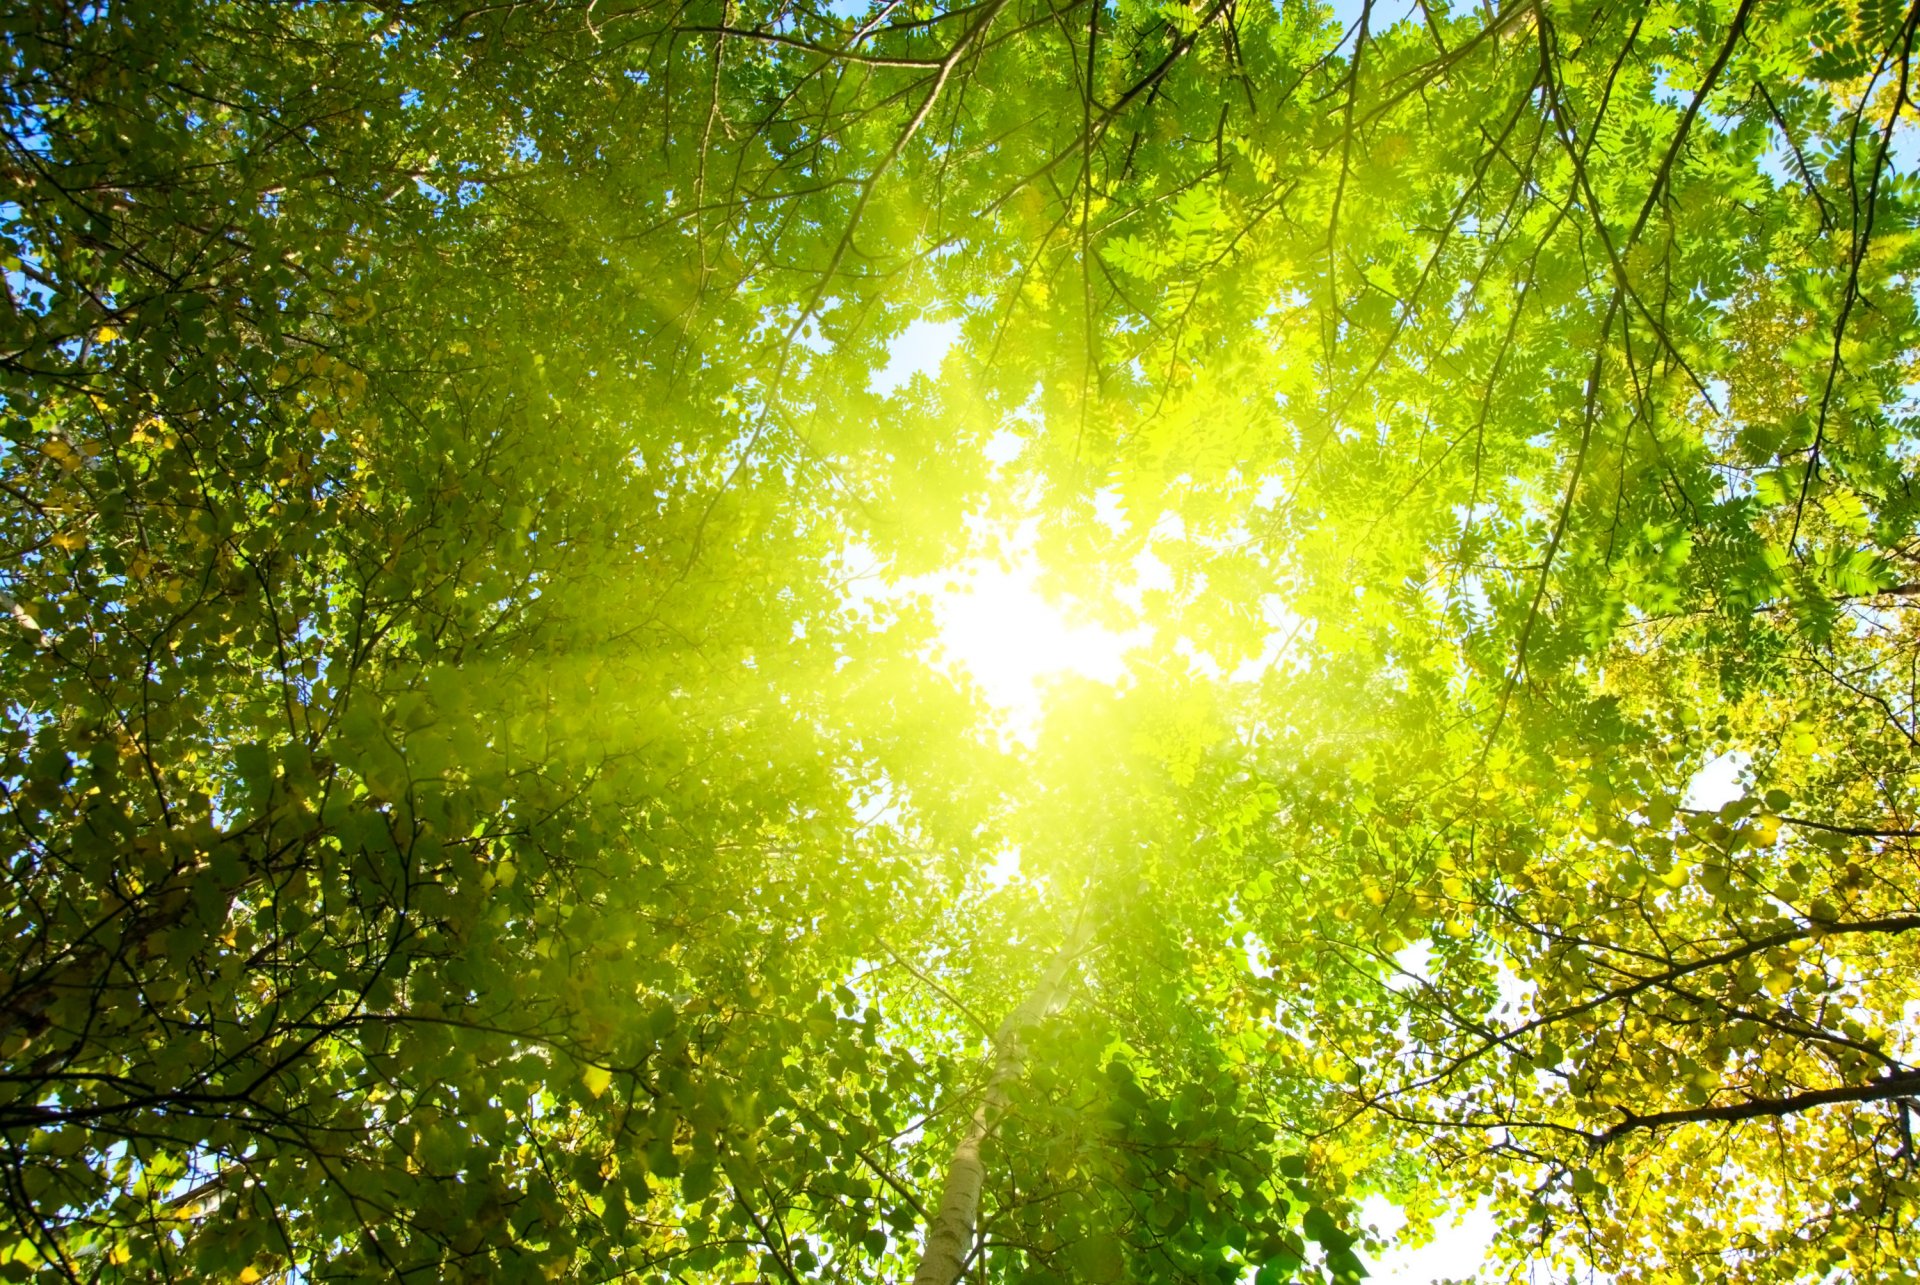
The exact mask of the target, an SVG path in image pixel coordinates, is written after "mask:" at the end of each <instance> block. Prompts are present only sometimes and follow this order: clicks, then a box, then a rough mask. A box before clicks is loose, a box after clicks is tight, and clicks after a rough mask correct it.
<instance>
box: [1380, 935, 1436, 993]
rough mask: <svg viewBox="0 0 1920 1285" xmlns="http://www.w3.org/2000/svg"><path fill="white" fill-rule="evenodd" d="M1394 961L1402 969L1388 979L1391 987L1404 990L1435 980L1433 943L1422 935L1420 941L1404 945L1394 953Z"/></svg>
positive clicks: (1388, 984)
mask: <svg viewBox="0 0 1920 1285" xmlns="http://www.w3.org/2000/svg"><path fill="white" fill-rule="evenodd" d="M1393 962H1394V964H1395V966H1397V967H1398V968H1399V969H1400V971H1399V972H1397V973H1395V974H1394V975H1393V976H1392V977H1389V978H1388V979H1387V982H1386V984H1387V986H1388V987H1389V988H1390V989H1393V990H1397V991H1403V990H1407V989H1408V988H1410V987H1413V986H1418V985H1419V984H1420V983H1421V982H1431V981H1432V980H1433V943H1432V942H1431V941H1429V940H1427V939H1426V938H1425V937H1422V938H1421V939H1420V940H1419V941H1416V942H1411V943H1409V944H1407V945H1405V946H1402V947H1401V948H1400V949H1399V950H1398V951H1396V952H1395V953H1394V956H1393Z"/></svg>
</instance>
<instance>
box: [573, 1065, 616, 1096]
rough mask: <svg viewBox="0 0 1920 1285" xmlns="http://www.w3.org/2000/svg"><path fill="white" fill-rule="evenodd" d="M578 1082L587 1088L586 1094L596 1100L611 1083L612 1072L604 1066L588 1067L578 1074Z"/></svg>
mask: <svg viewBox="0 0 1920 1285" xmlns="http://www.w3.org/2000/svg"><path fill="white" fill-rule="evenodd" d="M580 1082H581V1083H582V1084H584V1085H586V1086H587V1092H589V1093H591V1094H593V1096H594V1097H596V1098H597V1097H599V1096H600V1095H601V1094H602V1093H605V1092H606V1091H607V1086H608V1085H609V1084H612V1083H613V1072H612V1071H609V1070H607V1068H606V1067H604V1066H590V1067H588V1068H587V1069H586V1070H584V1071H582V1072H580Z"/></svg>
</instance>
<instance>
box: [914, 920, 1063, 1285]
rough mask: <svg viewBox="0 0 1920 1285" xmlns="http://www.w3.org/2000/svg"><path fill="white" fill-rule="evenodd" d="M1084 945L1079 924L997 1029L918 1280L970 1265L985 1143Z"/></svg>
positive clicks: (940, 1279)
mask: <svg viewBox="0 0 1920 1285" xmlns="http://www.w3.org/2000/svg"><path fill="white" fill-rule="evenodd" d="M1084 945H1085V933H1084V931H1083V930H1082V928H1081V927H1080V926H1079V925H1076V926H1075V931H1074V933H1073V937H1072V939H1071V940H1069V941H1068V942H1067V943H1066V944H1065V945H1063V946H1061V947H1060V951H1059V953H1058V954H1056V955H1055V956H1054V957H1053V962H1052V963H1051V964H1050V965H1048V967H1047V971H1046V974H1045V976H1043V977H1041V979H1040V981H1039V983H1038V984H1037V985H1036V986H1035V987H1034V988H1033V990H1032V991H1031V992H1029V993H1028V995H1027V998H1026V999H1025V1000H1024V1001H1022V1002H1021V1004H1020V1007H1018V1008H1016V1009H1014V1010H1013V1012H1011V1013H1009V1014H1008V1015H1007V1019H1006V1021H1004V1022H1002V1023H1000V1029H999V1030H998V1031H996V1032H994V1036H993V1070H992V1072H991V1073H990V1074H989V1075H988V1076H987V1086H986V1090H985V1092H983V1093H982V1094H981V1096H980V1105H979V1106H978V1107H976V1108H974V1112H973V1119H972V1120H970V1121H968V1123H967V1131H966V1132H965V1133H963V1134H961V1135H960V1141H959V1142H958V1143H957V1144H956V1145H955V1146H954V1148H953V1159H952V1160H950V1161H948V1163H947V1175H946V1181H945V1182H943V1183H942V1184H941V1188H940V1204H939V1206H938V1207H937V1208H936V1209H935V1210H934V1212H933V1216H932V1217H931V1218H929V1219H928V1220H927V1240H926V1248H925V1249H924V1250H922V1252H921V1255H920V1267H919V1270H917V1271H916V1272H914V1274H913V1285H955V1282H956V1281H958V1280H959V1279H960V1274H961V1272H963V1271H965V1270H966V1267H967V1261H968V1259H970V1258H971V1257H972V1255H973V1232H974V1228H975V1227H976V1226H977V1225H978V1223H979V1221H980V1191H981V1189H982V1188H983V1187H984V1186H985V1185H986V1179H987V1168H986V1164H985V1163H984V1162H983V1161H982V1159H981V1156H980V1152H981V1149H982V1148H983V1147H984V1146H985V1145H986V1143H987V1140H988V1139H990V1138H991V1137H993V1135H994V1132H995V1130H997V1129H998V1128H999V1127H1000V1117H1001V1116H1002V1115H1003V1114H1005V1112H1006V1107H1007V1098H1008V1096H1009V1092H1010V1090H1011V1089H1012V1087H1013V1085H1014V1084H1015V1083H1017V1082H1018V1081H1019V1079H1020V1077H1021V1076H1022V1075H1024V1074H1026V1069H1027V1032H1028V1030H1030V1029H1031V1028H1033V1027H1034V1026H1037V1025H1039V1023H1040V1022H1041V1020H1042V1019H1044V1018H1045V1017H1047V1015H1048V1014H1050V1013H1052V1012H1054V1011H1055V1010H1056V1009H1058V1008H1059V1007H1060V1005H1061V1003H1062V1002H1063V1001H1064V1000H1065V998H1066V987H1065V986H1064V985H1063V983H1064V982H1065V980H1066V976H1067V970H1068V969H1069V968H1071V967H1072V966H1073V962H1074V960H1075V959H1076V958H1078V956H1079V953H1080V950H1081V948H1082V947H1083V946H1084Z"/></svg>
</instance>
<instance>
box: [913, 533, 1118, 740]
mask: <svg viewBox="0 0 1920 1285" xmlns="http://www.w3.org/2000/svg"><path fill="white" fill-rule="evenodd" d="M1035 573H1036V568H1035V567H1034V565H1033V563H1032V562H1031V561H1029V560H1026V559H1020V560H1016V561H1015V562H1014V563H1013V564H1012V565H1011V566H1001V565H998V564H996V563H989V562H975V563H970V564H968V565H967V566H966V567H963V568H962V569H961V570H960V571H959V572H957V573H955V574H952V575H950V576H948V577H946V580H947V582H948V584H949V585H950V587H945V586H943V587H941V588H939V589H936V590H935V592H934V594H933V612H934V619H935V620H936V621H937V622H938V624H939V626H940V649H941V651H942V652H944V653H945V654H946V656H947V657H948V658H950V659H952V660H954V661H956V662H958V663H959V664H960V665H962V666H964V667H965V668H966V670H967V672H968V673H969V674H971V675H972V676H973V679H974V681H975V682H977V683H979V684H980V687H981V689H982V690H983V691H984V692H985V693H986V697H987V699H988V700H989V701H990V702H992V703H993V705H994V706H996V707H997V708H998V709H999V710H1000V711H1001V712H1002V713H1003V715H1005V716H1006V718H1007V721H1008V723H1009V725H1010V727H1011V729H1012V730H1013V731H1015V732H1016V733H1020V734H1024V733H1026V732H1028V731H1030V730H1031V729H1032V726H1033V723H1034V721H1035V718H1036V716H1037V715H1038V713H1039V708H1040V688H1041V682H1042V680H1043V679H1046V678H1048V677H1051V676H1053V675H1056V674H1079V675H1081V676H1083V677H1086V678H1091V679H1094V680H1095V681H1097V682H1102V683H1113V682H1118V681H1119V679H1120V676H1121V675H1122V674H1124V673H1125V672H1126V653H1127V652H1128V650H1129V649H1131V648H1133V647H1136V646H1139V645H1140V644H1141V643H1143V642H1144V641H1146V638H1147V630H1146V629H1145V627H1144V626H1142V627H1136V628H1134V629H1130V630H1128V631H1127V632H1125V633H1116V632H1115V631H1113V630H1111V629H1105V628H1102V627H1101V626H1099V625H1096V624H1091V623H1081V622H1072V621H1070V620H1069V619H1068V617H1067V614H1066V612H1065V611H1063V610H1062V609H1061V608H1060V607H1057V606H1055V605H1054V604H1053V603H1051V602H1048V601H1047V599H1046V598H1045V596H1043V595H1042V594H1041V593H1040V591H1039V590H1038V589H1037V588H1036V587H1035V586H1034V579H1035Z"/></svg>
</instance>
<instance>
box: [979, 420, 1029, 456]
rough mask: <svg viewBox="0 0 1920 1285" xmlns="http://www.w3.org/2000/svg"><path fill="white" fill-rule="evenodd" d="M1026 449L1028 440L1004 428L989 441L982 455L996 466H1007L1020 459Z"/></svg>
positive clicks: (982, 450)
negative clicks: (1021, 453)
mask: <svg viewBox="0 0 1920 1285" xmlns="http://www.w3.org/2000/svg"><path fill="white" fill-rule="evenodd" d="M1026 449H1027V439H1026V438H1024V437H1022V436H1020V434H1018V433H1015V432H1012V431H1010V430H1008V429H1004V428H1003V429H1001V430H1000V431H999V432H997V433H995V434H994V435H993V436H992V437H989V438H988V439H987V444H986V446H985V447H984V448H982V449H981V452H980V453H981V454H982V455H984V456H986V457H987V458H988V459H989V460H991V461H993V462H994V463H995V464H1006V463H1008V462H1010V461H1012V460H1016V459H1018V458H1019V457H1020V452H1022V451H1024V450H1026Z"/></svg>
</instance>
